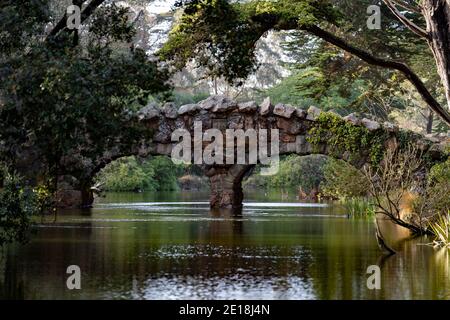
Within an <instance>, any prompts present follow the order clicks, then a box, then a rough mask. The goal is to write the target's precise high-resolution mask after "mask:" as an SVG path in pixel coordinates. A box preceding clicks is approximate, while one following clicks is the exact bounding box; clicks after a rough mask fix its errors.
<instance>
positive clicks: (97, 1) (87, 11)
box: [46, 0, 106, 40]
mask: <svg viewBox="0 0 450 320" xmlns="http://www.w3.org/2000/svg"><path fill="white" fill-rule="evenodd" d="M105 1H106V0H92V1H91V2H89V4H88V5H87V6H86V8H84V9H83V11H82V12H81V23H83V22H85V21H86V20H87V19H88V18H89V17H90V16H91V15H92V14H93V13H94V11H95V10H96V9H97V8H98V7H99V6H100V5H101V4H102V3H103V2H105ZM66 29H67V13H64V16H63V17H62V18H61V20H59V22H58V23H57V24H56V26H55V27H54V28H53V29H52V31H50V33H49V35H48V37H47V39H46V40H48V39H49V38H51V37H55V36H57V35H58V34H59V33H60V32H62V31H64V30H66Z"/></svg>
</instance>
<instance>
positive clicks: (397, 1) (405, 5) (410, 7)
mask: <svg viewBox="0 0 450 320" xmlns="http://www.w3.org/2000/svg"><path fill="white" fill-rule="evenodd" d="M391 1H392V2H393V3H395V4H396V5H397V6H399V7H402V8H403V9H406V10H408V11H411V12H415V13H422V12H421V9H422V8H421V6H419V7H415V6H413V5H410V4H408V3H406V2H404V1H401V0H391Z"/></svg>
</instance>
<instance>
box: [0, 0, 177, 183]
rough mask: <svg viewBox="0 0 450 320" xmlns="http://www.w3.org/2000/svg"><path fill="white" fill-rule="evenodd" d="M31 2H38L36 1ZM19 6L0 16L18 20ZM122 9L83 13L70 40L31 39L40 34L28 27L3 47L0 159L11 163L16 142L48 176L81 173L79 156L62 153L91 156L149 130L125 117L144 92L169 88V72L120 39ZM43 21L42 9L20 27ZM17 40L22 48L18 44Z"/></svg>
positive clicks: (129, 32) (125, 30) (128, 31)
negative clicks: (86, 17)
mask: <svg viewBox="0 0 450 320" xmlns="http://www.w3.org/2000/svg"><path fill="white" fill-rule="evenodd" d="M8 3H9V2H8ZM32 3H35V4H36V6H37V7H38V8H40V6H38V5H37V3H38V1H32ZM39 3H44V1H42V2H39ZM23 8H24V7H23V6H21V5H15V4H14V5H13V4H11V3H9V5H8V6H7V10H6V11H3V10H2V11H1V13H0V21H2V22H3V21H4V17H5V16H7V17H13V18H14V19H17V21H15V22H17V23H19V24H20V23H21V22H20V19H19V17H21V16H22V14H24V11H23V10H24V9H23ZM30 10H31V9H30ZM35 10H37V9H35ZM40 12H42V14H44V13H45V11H44V10H42V11H40ZM47 14H49V13H47ZM126 14H127V10H126V9H124V8H119V7H116V6H114V5H112V6H105V7H100V9H98V12H95V13H94V15H93V16H92V17H91V19H90V21H91V24H90V29H89V32H87V33H86V32H83V39H82V40H81V41H79V43H78V44H75V45H74V41H73V37H74V36H75V35H74V34H73V33H72V32H71V33H66V32H62V33H60V34H59V35H58V36H57V37H52V38H49V39H48V41H45V40H42V39H41V40H39V41H37V40H36V41H31V39H32V38H33V37H34V38H35V39H40V38H37V37H36V36H37V35H36V34H32V33H31V34H30V35H29V37H28V38H27V37H25V35H24V37H23V43H22V40H21V42H20V43H16V44H15V47H14V48H7V49H8V50H5V51H4V50H3V48H2V52H1V56H0V103H1V106H0V128H1V129H0V140H1V141H3V142H4V145H3V148H4V152H3V154H2V155H1V156H2V158H3V160H5V161H7V162H8V163H11V164H14V162H15V157H16V154H17V152H21V148H22V147H24V146H25V145H27V146H33V148H35V150H36V151H37V152H39V154H40V155H41V158H40V160H42V161H43V162H44V163H45V164H46V166H47V170H48V172H47V174H48V175H49V177H50V178H51V177H54V176H55V175H56V174H72V175H74V176H76V177H77V178H81V179H83V178H84V177H83V174H84V172H83V170H82V168H81V169H80V165H81V164H79V165H78V166H72V167H67V166H65V165H64V164H63V161H62V160H63V159H64V157H66V156H68V157H71V158H73V155H74V154H77V155H78V156H81V157H83V158H90V159H93V161H95V159H96V158H97V157H100V156H101V155H102V154H103V153H104V152H106V151H108V150H110V149H111V148H113V147H115V148H120V149H123V150H124V151H126V150H127V148H129V147H130V145H132V144H133V143H135V142H136V141H138V140H139V139H141V138H143V137H145V134H148V132H144V131H143V130H142V129H141V128H139V127H138V126H137V123H136V121H132V120H133V113H134V112H135V111H136V110H137V109H138V108H140V107H141V106H142V105H144V104H145V103H146V102H147V100H148V98H149V96H150V95H158V94H159V93H161V92H165V91H167V90H168V89H169V87H168V85H167V84H166V82H167V80H168V74H167V72H166V71H164V70H161V69H160V68H159V67H158V66H157V62H156V61H153V60H150V59H149V57H148V56H147V55H146V54H145V52H144V51H143V50H140V49H137V48H134V47H133V46H131V45H130V44H129V43H125V42H128V41H130V40H131V38H132V36H133V34H134V30H133V28H132V26H131V25H130V22H129V21H128V20H127V18H126ZM30 15H32V14H31V13H30ZM13 18H11V19H13ZM47 18H48V16H47ZM7 21H9V20H7ZM45 21H46V20H45V19H44V17H41V18H39V19H37V20H36V19H34V20H33V19H31V20H30V24H32V26H28V25H27V26H28V29H27V30H29V32H34V31H35V30H38V29H39V28H38V27H41V28H43V26H44V22H45ZM14 25H15V24H14V23H13V22H11V23H7V24H6V26H5V27H6V28H9V29H6V30H3V32H2V35H3V34H4V33H6V34H9V33H12V32H14V28H13V26H14ZM36 32H37V31H36ZM34 38H33V39H34ZM5 41H6V40H5ZM124 41H125V42H124ZM24 46H27V50H21V49H23V47H24ZM13 49H15V50H13Z"/></svg>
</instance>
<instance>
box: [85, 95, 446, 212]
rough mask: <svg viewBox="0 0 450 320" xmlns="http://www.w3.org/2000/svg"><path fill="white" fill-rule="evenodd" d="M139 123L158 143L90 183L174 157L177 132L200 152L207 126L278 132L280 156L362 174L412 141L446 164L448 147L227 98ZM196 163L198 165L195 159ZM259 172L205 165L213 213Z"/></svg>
mask: <svg viewBox="0 0 450 320" xmlns="http://www.w3.org/2000/svg"><path fill="white" fill-rule="evenodd" d="M137 119H138V121H139V122H140V124H141V125H142V126H143V127H144V128H145V130H148V131H149V132H151V133H152V138H151V139H149V140H144V141H141V142H140V143H139V144H137V145H134V146H133V147H132V148H131V149H129V150H127V152H125V153H124V152H123V151H118V150H116V151H111V152H109V153H108V154H105V155H104V156H103V157H102V158H101V159H98V160H97V161H95V162H93V164H91V166H90V168H86V169H85V171H86V176H88V177H89V179H87V181H92V177H93V176H94V175H95V174H96V173H97V172H98V171H99V170H100V169H101V168H102V167H104V166H105V165H106V164H108V163H109V162H111V161H113V160H115V159H117V158H119V157H121V156H127V155H139V156H144V157H145V156H150V155H166V156H169V157H170V156H171V155H172V151H173V149H174V147H175V146H176V145H178V144H179V143H180V141H172V133H173V132H174V131H175V130H177V129H183V130H185V131H186V132H189V133H190V135H191V137H192V141H191V150H194V148H195V143H198V142H199V141H196V139H197V140H198V137H197V138H196V137H195V123H197V124H198V123H201V126H202V130H203V132H205V131H206V130H208V129H217V130H219V131H220V132H222V133H223V136H224V137H225V136H226V130H227V129H234V130H238V129H242V130H248V129H254V130H256V131H261V130H262V129H265V130H268V131H270V130H274V129H277V130H278V133H279V153H278V155H279V156H281V155H285V154H297V155H310V154H323V155H327V156H331V157H334V158H338V159H342V160H344V161H347V162H349V163H350V164H352V165H353V166H355V167H357V168H362V167H363V166H364V165H365V164H368V163H377V162H379V161H381V160H382V154H383V152H384V151H385V150H386V149H387V148H395V147H397V146H398V145H399V144H402V143H405V142H407V141H411V142H413V143H415V144H416V145H417V146H418V147H419V149H420V150H421V151H422V152H423V153H427V154H428V156H429V157H430V158H431V159H434V160H436V161H439V160H442V159H443V151H442V150H443V143H442V142H441V141H440V140H438V139H436V138H431V137H428V138H427V137H424V136H420V135H418V134H414V133H412V132H407V131H402V130H399V128H397V127H396V126H395V125H393V124H392V123H388V122H385V123H378V122H375V121H372V120H370V119H366V118H363V119H360V118H358V117H357V116H355V115H354V114H351V115H349V116H347V117H343V118H341V117H340V116H339V115H337V114H334V113H329V112H328V113H327V112H323V111H321V110H320V109H318V108H316V107H310V108H309V109H308V110H303V109H300V108H295V107H293V106H291V105H285V104H277V105H273V104H272V103H271V101H270V99H269V98H266V99H265V100H264V101H263V102H262V103H261V104H260V105H258V104H257V103H255V102H254V101H249V102H245V103H238V102H235V101H233V100H231V99H228V98H226V97H223V96H211V97H209V98H207V99H206V100H203V101H201V102H199V103H198V104H188V105H184V106H182V107H180V108H179V109H177V108H176V107H175V106H174V105H173V104H171V103H167V104H165V105H164V106H163V107H162V108H160V107H158V106H157V105H156V104H150V105H148V106H146V107H144V108H143V109H141V110H140V111H139V112H138V114H137ZM269 140H270V139H269ZM200 143H201V148H202V150H203V151H204V149H205V148H206V147H207V146H208V145H209V143H205V142H203V141H200ZM247 143H248V141H247V142H246V144H247ZM270 143H271V141H270ZM224 145H225V141H224ZM247 151H248V148H247ZM247 156H248V155H247ZM191 159H192V161H195V159H194V155H192V158H191ZM253 166H254V163H242V164H210V165H205V166H204V172H205V175H206V176H208V177H209V179H210V183H211V197H210V204H211V208H227V209H239V208H241V206H242V200H243V190H242V179H243V177H244V176H245V174H246V173H247V172H248V171H249V170H250V169H251V168H252V167H253ZM91 198H92V197H89V198H88V201H91ZM86 204H89V203H85V205H86Z"/></svg>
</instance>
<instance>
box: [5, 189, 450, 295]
mask: <svg viewBox="0 0 450 320" xmlns="http://www.w3.org/2000/svg"><path fill="white" fill-rule="evenodd" d="M207 199H208V195H207V194H203V193H198V192H197V193H166V194H163V193H160V194H145V193H143V194H108V195H107V197H106V198H104V199H99V201H97V203H96V205H95V207H94V208H93V209H92V210H88V211H67V212H62V213H59V214H58V216H57V217H56V220H55V221H54V220H53V218H47V219H46V221H45V222H44V223H42V224H40V225H39V226H38V227H36V228H35V234H34V235H33V237H32V240H31V242H30V243H28V244H27V245H24V246H18V245H15V246H11V247H8V248H6V249H5V250H4V252H3V257H2V258H1V261H0V295H2V296H3V298H25V299H58V298H59V299H449V298H450V258H449V252H448V251H447V250H435V249H433V248H431V247H429V246H424V245H420V244H421V243H422V244H423V243H427V242H430V239H425V238H419V239H413V240H405V239H401V240H398V239H397V240H396V237H393V239H394V240H392V245H393V246H394V248H395V249H396V250H397V251H398V253H397V254H396V255H394V256H391V257H389V258H383V256H382V255H381V254H380V251H379V249H378V247H377V244H376V240H375V238H374V232H375V230H374V225H373V222H372V221H371V220H370V219H348V218H347V217H346V214H345V212H344V210H343V209H342V208H341V207H339V206H337V205H332V204H328V205H327V204H320V205H318V204H312V203H301V202H300V201H298V200H295V198H293V197H286V196H280V195H277V194H274V195H266V194H264V193H261V194H247V195H246V200H245V202H246V203H245V206H244V210H243V213H242V215H241V216H238V217H233V216H226V215H225V216H224V215H222V216H219V215H218V214H217V213H212V212H210V211H209V209H208V202H207ZM393 233H395V231H393ZM69 265H78V266H79V267H80V269H81V290H68V289H67V287H66V279H67V277H68V276H69V275H68V274H66V269H67V267H68V266H69ZM370 265H379V266H380V268H381V289H380V290H369V289H368V288H367V285H366V282H367V278H368V276H369V275H368V274H367V273H366V271H367V268H368V266H370Z"/></svg>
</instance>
